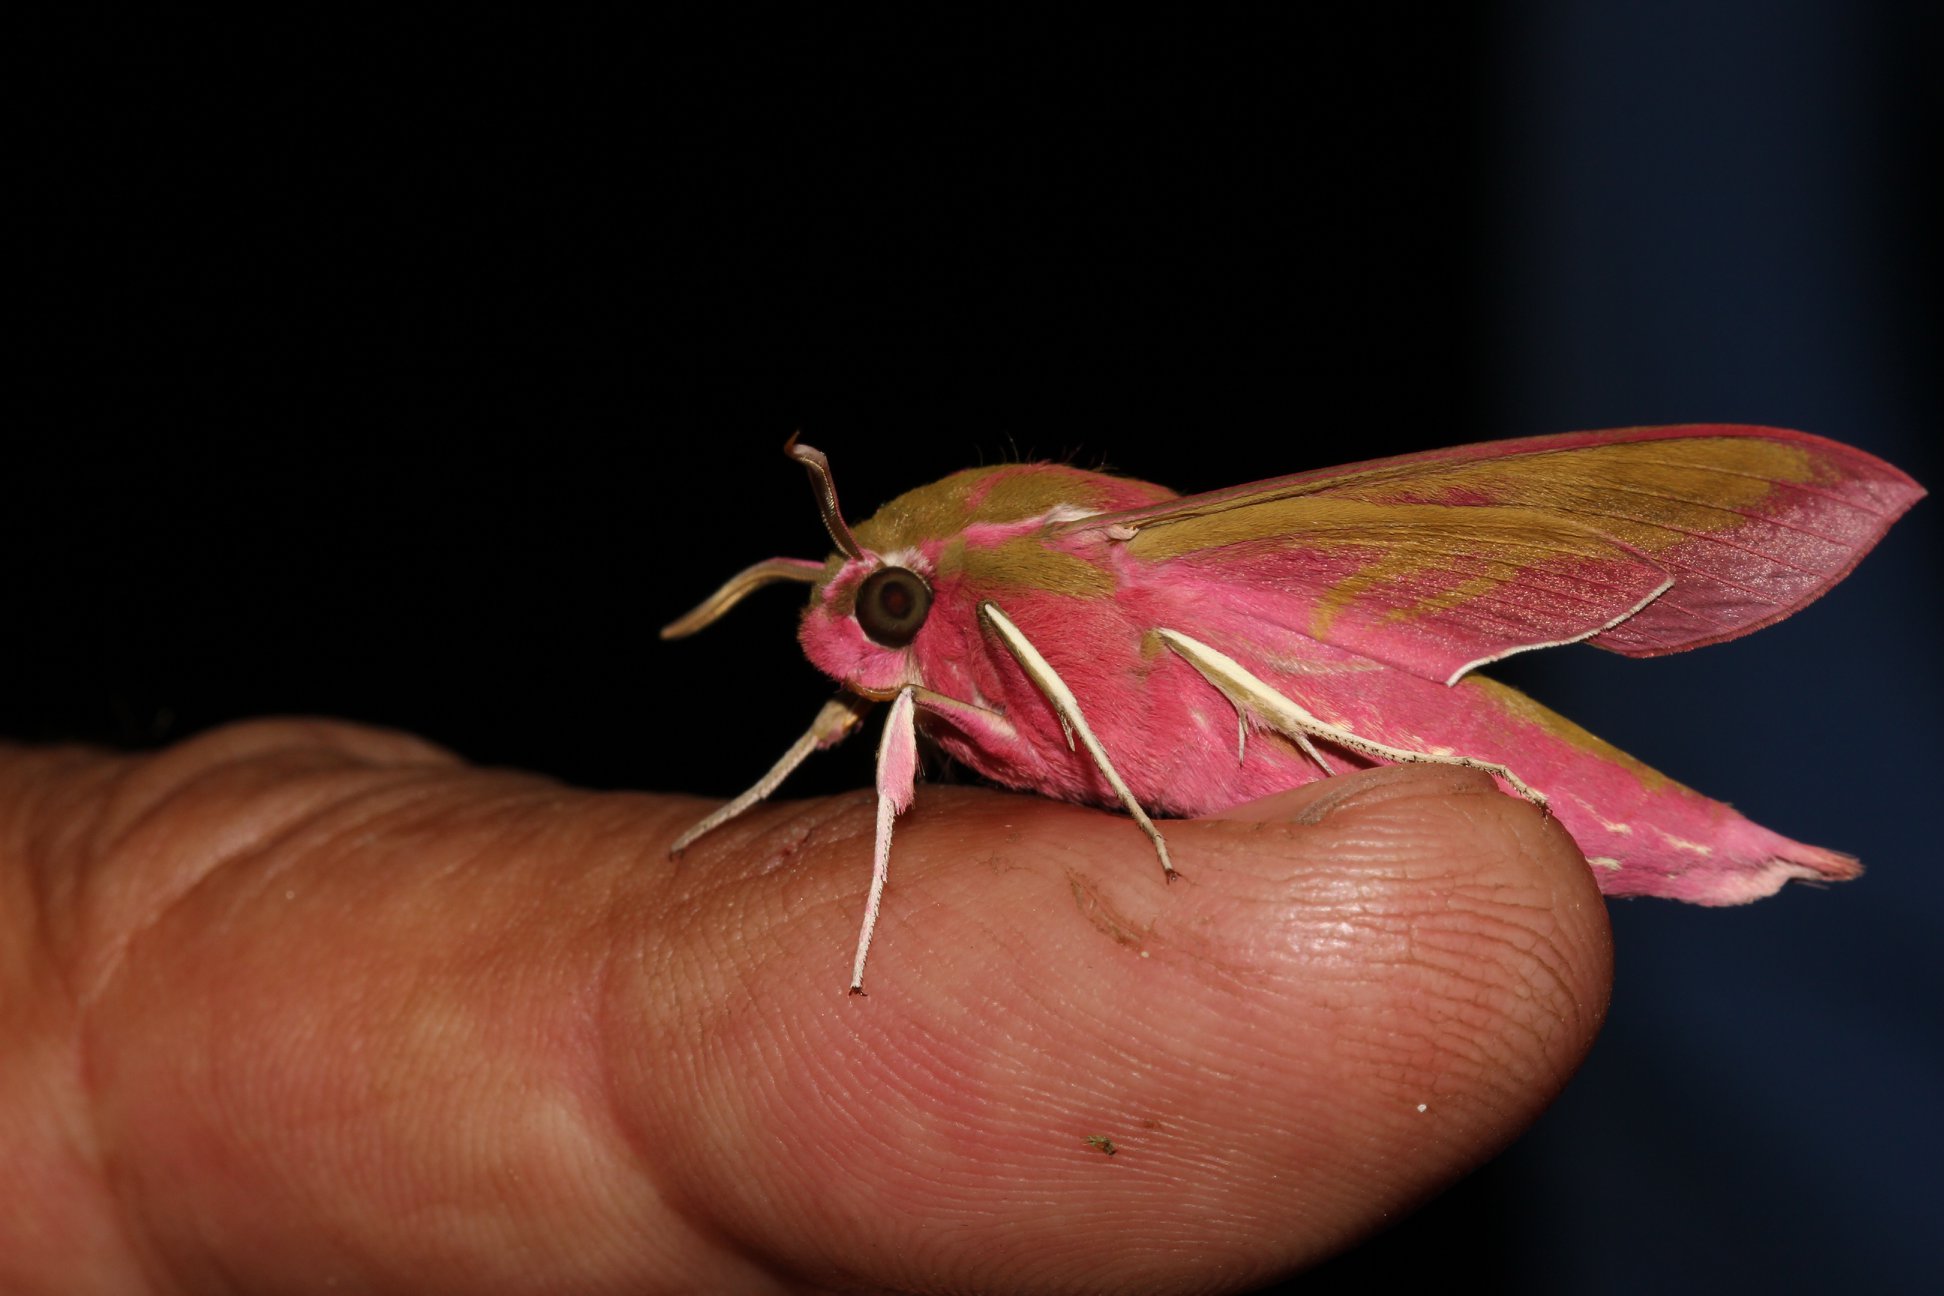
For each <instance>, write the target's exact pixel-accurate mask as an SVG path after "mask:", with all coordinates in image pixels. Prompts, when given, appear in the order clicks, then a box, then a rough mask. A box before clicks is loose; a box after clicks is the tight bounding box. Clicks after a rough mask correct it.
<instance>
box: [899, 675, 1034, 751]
mask: <svg viewBox="0 0 1944 1296" xmlns="http://www.w3.org/2000/svg"><path fill="white" fill-rule="evenodd" d="M911 700H912V701H913V702H915V703H917V704H918V706H919V707H920V708H922V709H923V710H926V711H929V712H931V713H932V714H933V715H935V716H937V717H939V718H940V719H941V720H944V721H945V722H946V723H947V724H949V725H951V726H952V727H953V728H954V729H957V730H958V731H959V732H961V733H963V734H964V735H965V736H966V737H968V738H977V739H982V740H984V741H985V742H987V743H990V744H992V745H993V746H1002V745H1005V744H1008V743H1016V742H1018V741H1019V731H1018V730H1017V729H1015V728H1013V725H1012V721H1010V720H1008V719H1006V717H1004V716H1002V715H1000V714H999V713H998V712H997V711H994V710H992V709H990V708H988V707H982V706H979V705H977V704H975V703H972V702H961V701H959V700H958V699H957V698H954V697H946V696H945V695H944V694H943V693H934V692H932V691H931V690H930V689H928V688H923V687H921V686H918V685H913V686H912V689H911Z"/></svg>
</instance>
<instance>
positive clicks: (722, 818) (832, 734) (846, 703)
mask: <svg viewBox="0 0 1944 1296" xmlns="http://www.w3.org/2000/svg"><path fill="white" fill-rule="evenodd" d="M868 705H869V704H868V703H866V702H865V701H864V700H863V699H861V698H854V697H850V696H844V697H834V698H832V699H831V700H830V701H828V702H826V703H824V704H823V710H821V711H819V712H817V718H816V719H815V720H812V721H811V722H810V728H809V729H807V730H805V731H804V734H803V736H802V737H801V738H799V739H797V740H796V741H795V742H793V743H791V744H790V749H789V750H788V751H786V752H784V753H783V755H782V757H781V758H780V759H779V760H778V761H777V762H776V764H774V765H772V766H770V771H769V773H767V774H765V775H763V777H761V778H759V779H757V780H756V784H755V786H754V787H752V788H750V789H749V790H748V791H747V792H744V793H743V794H742V795H741V796H739V797H737V798H736V799H735V800H734V801H731V802H730V803H729V804H728V805H725V806H723V807H722V808H721V809H720V810H717V811H716V812H715V813H714V814H712V815H710V816H709V817H708V818H707V819H704V820H703V821H702V822H701V823H699V824H697V825H695V827H693V828H691V829H689V830H688V831H687V832H685V833H683V834H682V835H681V836H680V837H677V838H676V839H675V844H674V845H673V846H670V847H669V848H668V853H669V854H670V855H680V854H681V853H682V852H683V851H685V850H687V849H688V848H689V846H691V845H692V844H693V843H694V842H695V840H696V838H698V837H701V836H702V835H703V834H704V833H708V832H713V831H714V830H715V829H717V828H720V827H722V825H724V824H726V823H728V822H729V821H730V820H731V819H734V818H735V817H736V816H737V815H739V814H741V813H742V812H743V811H745V810H747V809H749V807H751V806H753V805H755V804H756V803H757V802H758V801H761V800H762V799H763V798H764V797H766V796H768V795H769V794H770V793H772V792H774V791H776V789H777V786H778V785H779V784H781V783H782V782H783V780H784V779H786V778H788V777H790V773H791V771H793V770H794V769H796V767H797V766H799V765H801V764H803V762H804V760H805V758H807V757H808V756H809V755H810V753H811V752H814V751H821V750H822V749H824V748H826V747H834V746H836V745H837V744H838V743H840V742H842V741H843V740H844V739H845V738H847V737H849V736H850V732H851V730H853V729H855V728H857V726H858V724H859V723H860V722H861V721H862V720H863V719H864V710H865V707H866V706H868Z"/></svg>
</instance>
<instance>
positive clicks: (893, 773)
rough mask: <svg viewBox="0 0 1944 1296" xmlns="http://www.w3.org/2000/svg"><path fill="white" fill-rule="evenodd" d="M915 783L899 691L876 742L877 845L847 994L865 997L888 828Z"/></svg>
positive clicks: (885, 872) (886, 870)
mask: <svg viewBox="0 0 1944 1296" xmlns="http://www.w3.org/2000/svg"><path fill="white" fill-rule="evenodd" d="M917 783H918V727H917V724H916V722H915V721H914V719H913V714H912V690H911V689H909V688H904V689H900V690H898V696H897V700H896V701H894V702H892V703H891V711H890V714H888V715H886V716H885V717H884V737H883V738H881V739H879V740H878V757H877V794H878V804H877V843H876V846H875V847H874V849H873V850H872V852H871V895H870V898H869V899H868V900H866V901H865V902H864V926H863V928H862V930H860V931H859V932H858V933H857V958H856V960H855V961H854V962H853V963H852V964H851V985H850V992H851V993H852V994H855V995H861V994H863V993H864V959H865V958H866V957H867V956H868V955H869V954H870V952H871V935H872V933H874V932H875V931H876V930H877V920H878V908H879V906H881V905H882V904H883V903H884V883H885V880H886V879H887V878H889V877H890V876H891V824H892V822H893V821H894V820H895V819H897V817H898V816H899V815H900V814H902V813H903V812H904V811H905V809H906V808H907V807H909V806H910V805H911V798H912V795H913V793H914V792H915V791H916V790H917Z"/></svg>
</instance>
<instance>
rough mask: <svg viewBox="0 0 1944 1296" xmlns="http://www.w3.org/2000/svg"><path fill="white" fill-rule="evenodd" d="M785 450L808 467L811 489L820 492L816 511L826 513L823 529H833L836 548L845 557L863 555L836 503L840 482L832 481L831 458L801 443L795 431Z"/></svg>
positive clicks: (785, 445)
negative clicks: (838, 483) (798, 441)
mask: <svg viewBox="0 0 1944 1296" xmlns="http://www.w3.org/2000/svg"><path fill="white" fill-rule="evenodd" d="M783 453H784V454H786V455H788V456H790V458H792V459H794V460H796V461H797V462H798V463H800V464H802V465H803V466H804V467H805V468H807V469H809V471H810V486H811V489H813V490H815V491H816V492H817V511H818V512H820V513H822V514H823V524H824V530H826V531H828V532H830V538H831V540H832V542H833V543H835V544H836V546H837V551H838V552H839V553H841V554H843V555H844V557H846V558H862V557H863V556H864V548H863V546H862V545H860V544H858V543H857V537H856V536H854V535H852V534H851V529H850V523H848V522H846V521H844V511H843V510H842V509H841V508H839V507H838V506H837V483H836V482H834V481H832V480H831V477H830V460H829V459H827V458H825V457H824V452H823V451H821V450H818V449H815V448H814V447H811V446H807V445H799V444H798V443H797V439H796V435H795V434H794V433H792V434H791V436H790V439H789V440H788V441H787V442H785V443H784V445H783Z"/></svg>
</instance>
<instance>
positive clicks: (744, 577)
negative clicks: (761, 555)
mask: <svg viewBox="0 0 1944 1296" xmlns="http://www.w3.org/2000/svg"><path fill="white" fill-rule="evenodd" d="M823 569H824V565H823V564H822V563H820V562H811V561H810V560H808V559H807V558H766V559H764V560H763V561H762V562H759V563H756V564H754V565H753V566H749V567H745V568H743V569H742V570H741V571H739V572H737V573H736V574H735V575H734V576H731V577H730V578H729V579H728V580H726V581H724V582H723V583H722V588H721V589H719V590H717V591H716V592H715V593H713V594H711V595H709V597H707V598H705V599H703V600H702V601H701V602H700V603H698V604H696V605H695V606H694V607H693V608H692V609H690V610H689V611H688V612H685V613H683V614H682V615H681V616H679V617H677V618H675V620H673V621H670V622H669V623H668V624H667V625H665V626H663V627H662V629H661V637H662V638H664V639H683V638H686V637H687V636H689V635H692V634H694V633H695V632H696V631H697V630H703V629H707V628H708V627H709V626H712V625H714V624H715V623H716V622H717V621H719V620H721V619H722V614H723V613H725V612H727V611H728V610H729V609H730V608H732V607H734V606H736V604H738V603H740V602H742V601H743V599H744V598H745V597H747V596H748V595H749V593H750V591H752V590H758V589H761V588H762V587H763V586H765V585H774V584H775V583H776V582H777V581H798V582H800V583H802V584H805V585H814V584H816V583H817V581H819V580H820V579H822V578H823Z"/></svg>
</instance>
